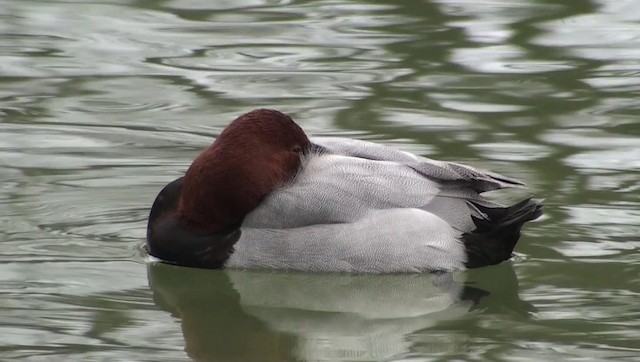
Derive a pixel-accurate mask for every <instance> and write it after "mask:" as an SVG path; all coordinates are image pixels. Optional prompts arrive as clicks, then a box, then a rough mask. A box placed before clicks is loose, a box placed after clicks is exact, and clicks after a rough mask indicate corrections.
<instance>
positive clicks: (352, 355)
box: [148, 263, 521, 361]
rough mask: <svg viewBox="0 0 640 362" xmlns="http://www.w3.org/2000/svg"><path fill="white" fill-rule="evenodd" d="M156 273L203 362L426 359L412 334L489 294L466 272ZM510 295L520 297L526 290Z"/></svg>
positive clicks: (164, 298)
mask: <svg viewBox="0 0 640 362" xmlns="http://www.w3.org/2000/svg"><path fill="white" fill-rule="evenodd" d="M508 267H509V268H510V266H508ZM148 271H149V283H150V286H151V289H152V290H153V294H154V299H155V302H156V304H158V305H159V306H160V307H162V308H163V309H165V310H167V311H169V312H171V313H172V314H173V315H175V316H177V317H178V318H180V319H181V323H182V330H183V334H184V338H185V342H186V351H187V353H188V354H189V356H190V357H191V358H193V359H195V360H199V361H208V360H220V361H294V360H331V361H336V360H350V361H354V360H382V359H389V358H392V357H394V356H395V357H398V356H402V355H406V354H407V353H411V352H412V351H414V352H415V351H416V349H414V348H413V347H414V346H413V344H414V343H415V342H416V340H415V338H411V336H412V334H414V333H415V332H417V331H420V330H425V329H428V328H430V327H433V326H434V325H436V324H438V323H440V322H442V321H447V320H457V319H460V318H461V317H463V316H465V315H466V314H467V313H468V312H469V311H470V310H471V309H472V308H474V306H476V305H477V303H478V301H480V300H481V299H482V298H483V297H484V296H487V295H489V292H487V291H484V290H482V289H478V288H474V287H470V286H465V284H464V283H463V280H461V279H463V278H464V277H465V275H466V274H464V273H461V274H456V275H454V274H435V275H428V274H409V275H343V274H308V273H286V272H264V271H241V270H236V271H220V270H201V269H191V268H181V267H174V266H170V265H166V264H161V263H151V264H149V269H148ZM501 274H502V273H501ZM511 274H513V272H512V271H511ZM509 289H512V290H514V292H513V293H514V294H516V295H517V293H516V292H517V286H516V287H515V288H514V289H513V288H511V287H509ZM516 298H517V297H516ZM518 301H519V299H518ZM520 302H521V301H520ZM447 335H448V336H449V337H450V339H451V340H447ZM464 339H465V338H463V336H461V335H459V334H454V333H452V334H445V335H442V336H440V337H439V338H435V339H434V340H433V343H434V346H425V340H420V341H419V344H420V347H419V348H418V350H423V349H424V348H425V347H426V348H429V349H430V350H441V349H443V348H444V349H445V350H451V349H457V348H458V347H457V346H458V345H464V344H465V340H464ZM427 343H428V342H427Z"/></svg>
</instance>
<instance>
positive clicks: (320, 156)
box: [146, 109, 543, 273]
mask: <svg viewBox="0 0 640 362" xmlns="http://www.w3.org/2000/svg"><path fill="white" fill-rule="evenodd" d="M523 187H524V183H523V182H521V181H519V180H516V179H513V178H510V177H506V176H502V175H500V174H497V173H493V172H489V171H483V170H479V169H476V168H473V167H471V166H467V165H464V164H460V163H455V162H447V161H439V160H434V159H430V158H426V157H421V156H417V155H414V154H412V153H408V152H404V151H401V150H396V149H394V148H391V147H388V146H385V145H381V144H377V143H374V142H369V141H364V140H357V139H349V138H339V137H317V138H311V139H309V138H308V137H307V135H306V133H305V132H304V131H303V130H302V128H301V127H300V126H298V124H296V122H294V121H293V119H292V118H291V117H289V116H288V115H286V114H284V113H282V112H280V111H277V110H273V109H256V110H253V111H251V112H248V113H246V114H243V115H241V116H239V117H238V118H236V119H235V120H233V121H232V122H231V123H230V124H229V125H228V126H227V127H226V128H225V129H224V130H223V131H222V132H221V133H220V135H219V136H218V137H217V138H216V139H215V141H214V142H213V143H212V144H211V145H210V146H209V147H207V148H206V149H204V150H203V151H202V152H201V153H200V154H199V155H198V156H197V157H196V158H195V159H194V161H193V162H192V163H191V165H190V166H189V168H188V169H187V171H186V173H185V175H184V176H183V177H180V178H178V179H176V180H173V181H172V182H170V183H168V184H167V185H166V186H165V187H164V188H163V189H162V190H161V191H160V193H159V194H158V195H157V197H156V199H155V201H154V202H153V205H152V207H151V211H150V213H149V219H148V224H147V237H146V250H147V252H148V254H149V256H150V257H152V258H154V259H157V260H159V261H161V262H165V263H169V264H175V265H179V266H185V267H194V268H209V269H220V268H232V269H272V270H273V269H277V270H291V271H303V272H305V271H306V272H338V273H427V272H448V271H455V270H463V269H471V268H480V267H485V266H489V265H495V264H498V263H501V262H503V261H505V260H508V259H510V258H511V257H512V255H513V249H514V247H515V245H516V243H517V241H518V239H519V238H520V232H521V228H522V226H523V225H524V224H525V223H526V222H528V221H531V220H535V219H537V218H538V217H539V216H541V214H542V208H543V204H542V201H540V200H536V199H533V198H531V197H529V198H526V199H524V200H522V201H520V202H517V203H515V204H513V205H509V206H504V205H502V204H499V203H497V202H495V201H492V200H490V199H488V198H487V197H485V196H483V195H482V194H483V193H485V192H488V191H494V190H500V189H505V188H523Z"/></svg>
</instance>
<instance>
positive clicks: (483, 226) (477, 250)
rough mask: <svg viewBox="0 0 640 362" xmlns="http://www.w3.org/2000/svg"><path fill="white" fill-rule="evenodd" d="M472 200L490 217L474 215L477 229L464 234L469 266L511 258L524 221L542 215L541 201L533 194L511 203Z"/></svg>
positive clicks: (474, 204) (480, 265)
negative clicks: (496, 204)
mask: <svg viewBox="0 0 640 362" xmlns="http://www.w3.org/2000/svg"><path fill="white" fill-rule="evenodd" d="M471 203H472V204H473V206H474V207H476V208H477V209H478V210H480V211H481V212H482V213H484V214H485V215H486V216H487V217H486V218H477V217H473V223H474V224H475V225H476V229H475V230H473V231H472V232H470V233H466V234H464V235H463V236H462V242H463V243H464V246H465V249H466V252H467V263H466V266H467V268H479V267H483V266H487V265H494V264H498V263H500V262H502V261H504V260H507V259H509V258H510V257H511V254H512V253H513V248H514V247H515V246H516V243H517V242H518V238H519V237H520V229H521V228H522V225H524V223H525V222H527V221H530V220H534V219H537V218H538V217H539V216H540V215H542V202H541V201H538V200H534V199H531V198H529V199H526V200H523V201H521V202H519V203H517V204H515V205H513V206H509V207H495V208H494V207H486V206H482V205H478V204H476V203H475V202H471Z"/></svg>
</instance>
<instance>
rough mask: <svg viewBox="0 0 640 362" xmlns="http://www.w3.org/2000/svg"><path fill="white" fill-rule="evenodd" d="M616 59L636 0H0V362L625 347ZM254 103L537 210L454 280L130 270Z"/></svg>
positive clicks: (626, 224) (630, 322)
mask: <svg viewBox="0 0 640 362" xmlns="http://www.w3.org/2000/svg"><path fill="white" fill-rule="evenodd" d="M214 3H217V5H212V4H214ZM639 59H640V3H639V2H638V1H636V0H600V1H596V0H593V1H588V0H563V1H560V0H556V1H551V0H547V1H544V0H528V1H527V0H518V1H514V0H482V1H478V0H429V1H404V2H401V1H390V0H389V1H384V2H383V1H368V2H365V1H356V0H352V1H349V0H327V1H275V0H273V1H271V0H241V1H237V0H234V1H216V2H213V1H207V0H165V1H161V0H157V1H154V0H103V1H84V0H75V1H72V0H66V1H58V0H50V1H34V0H0V190H1V192H0V241H1V242H0V260H1V263H0V293H1V294H2V296H1V297H0V359H3V360H11V361H52V360H56V361H57V360H60V361H62V360H79V361H112V360H131V361H134V360H135V361H161V360H162V361H180V360H190V359H193V360H198V361H290V360H291V361H293V360H296V361H298V360H300V361H341V360H344V361H371V360H381V361H431V360H450V359H458V360H508V361H526V360H531V361H538V360H542V359H546V360H548V361H558V360H581V361H585V360H612V359H613V360H640V253H639V252H638V251H639V249H640V237H639V236H638V235H640V197H639V196H638V195H639V192H640V172H639V171H640V121H639V116H640V100H639V99H640V60H639ZM262 106H268V107H273V108H278V109H281V110H283V111H286V112H288V113H290V114H291V115H292V116H294V118H295V119H297V120H298V122H299V123H300V124H301V125H302V126H303V127H304V128H305V129H306V130H307V131H308V133H310V134H312V135H340V136H348V137H354V138H361V139H371V140H375V141H377V142H382V143H385V144H389V145H393V146H394V147H398V148H401V149H404V150H408V151H412V152H416V153H419V154H421V155H425V156H430V157H434V158H441V159H446V160H457V161H462V162H466V163H469V164H472V165H475V166H478V167H482V168H489V169H492V170H495V171H498V172H501V173H504V174H507V175H510V176H514V177H518V178H521V179H523V180H525V181H526V182H527V183H528V184H529V186H530V190H529V191H528V192H530V193H531V194H534V195H536V196H538V197H542V198H545V199H546V205H547V208H546V214H545V217H544V218H542V219H541V220H539V221H538V222H536V223H532V224H530V225H529V226H528V227H527V229H526V232H525V235H524V236H523V237H522V239H521V242H520V243H519V246H518V247H517V251H518V257H517V258H516V259H515V260H514V261H513V262H510V263H504V264H502V265H499V266H495V267H489V268H484V269H480V270H474V271H469V272H464V273H457V274H455V275H439V276H429V275H418V276H416V275H411V276H406V275H405V276H348V275H308V274H300V273H291V274H286V273H275V272H269V273H264V272H246V271H230V272H220V271H206V270H205V271H203V270H193V269H184V268H175V267H170V266H166V265H152V264H148V263H146V262H145V255H144V253H143V252H142V250H141V245H142V244H143V239H144V235H145V227H146V217H147V213H148V209H149V206H150V204H151V202H152V201H153V199H154V197H155V195H156V194H157V192H158V191H159V190H160V188H161V187H162V186H163V185H164V184H165V183H166V182H168V181H170V180H172V179H174V178H175V177H177V176H178V175H181V174H182V173H183V172H184V171H185V169H186V167H187V166H188V165H189V163H190V161H191V160H192V159H193V157H194V156H195V155H196V154H197V153H198V152H199V150H201V149H202V148H203V147H205V146H206V145H208V144H209V143H210V142H211V140H212V139H213V138H214V137H215V136H216V135H217V134H219V132H220V131H221V129H222V128H223V127H224V126H225V125H226V124H227V123H228V122H229V121H230V120H232V119H233V118H234V117H235V116H237V115H239V114H241V113H244V112H246V111H248V110H251V109H253V108H256V107H262ZM523 196H524V195H523V194H522V193H520V194H519V193H514V192H507V193H502V194H500V195H496V197H498V198H502V199H509V200H515V199H517V198H519V197H523Z"/></svg>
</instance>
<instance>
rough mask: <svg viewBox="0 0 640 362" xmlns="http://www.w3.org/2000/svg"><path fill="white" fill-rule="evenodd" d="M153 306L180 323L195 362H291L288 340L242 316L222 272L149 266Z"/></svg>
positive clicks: (290, 338) (186, 346)
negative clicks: (156, 306)
mask: <svg viewBox="0 0 640 362" xmlns="http://www.w3.org/2000/svg"><path fill="white" fill-rule="evenodd" d="M148 273H149V285H150V287H151V289H152V291H153V296H154V301H155V303H156V305H158V306H159V307H161V308H162V309H164V310H166V311H169V312H170V313H171V314H172V315H174V316H176V317H177V318H180V322H181V325H182V333H183V336H184V339H185V351H186V352H187V354H188V355H189V357H190V358H192V359H193V360H195V361H237V362H254V361H266V362H269V361H274V362H276V361H278V362H280V361H291V360H294V358H293V357H291V355H290V353H291V349H292V348H293V344H294V343H293V342H294V340H293V337H291V336H289V335H288V334H283V333H278V332H274V331H271V330H269V329H268V328H267V327H266V326H265V325H264V324H263V323H262V322H260V321H259V320H257V319H256V318H254V317H252V316H249V315H247V314H246V313H244V311H243V310H242V308H241V307H240V304H239V296H238V294H237V292H236V291H235V290H234V289H233V288H232V286H231V283H230V281H229V279H228V277H227V275H226V274H225V272H224V271H220V270H205V269H193V268H182V267H175V266H171V265H167V264H160V263H156V264H150V265H149V267H148Z"/></svg>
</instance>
